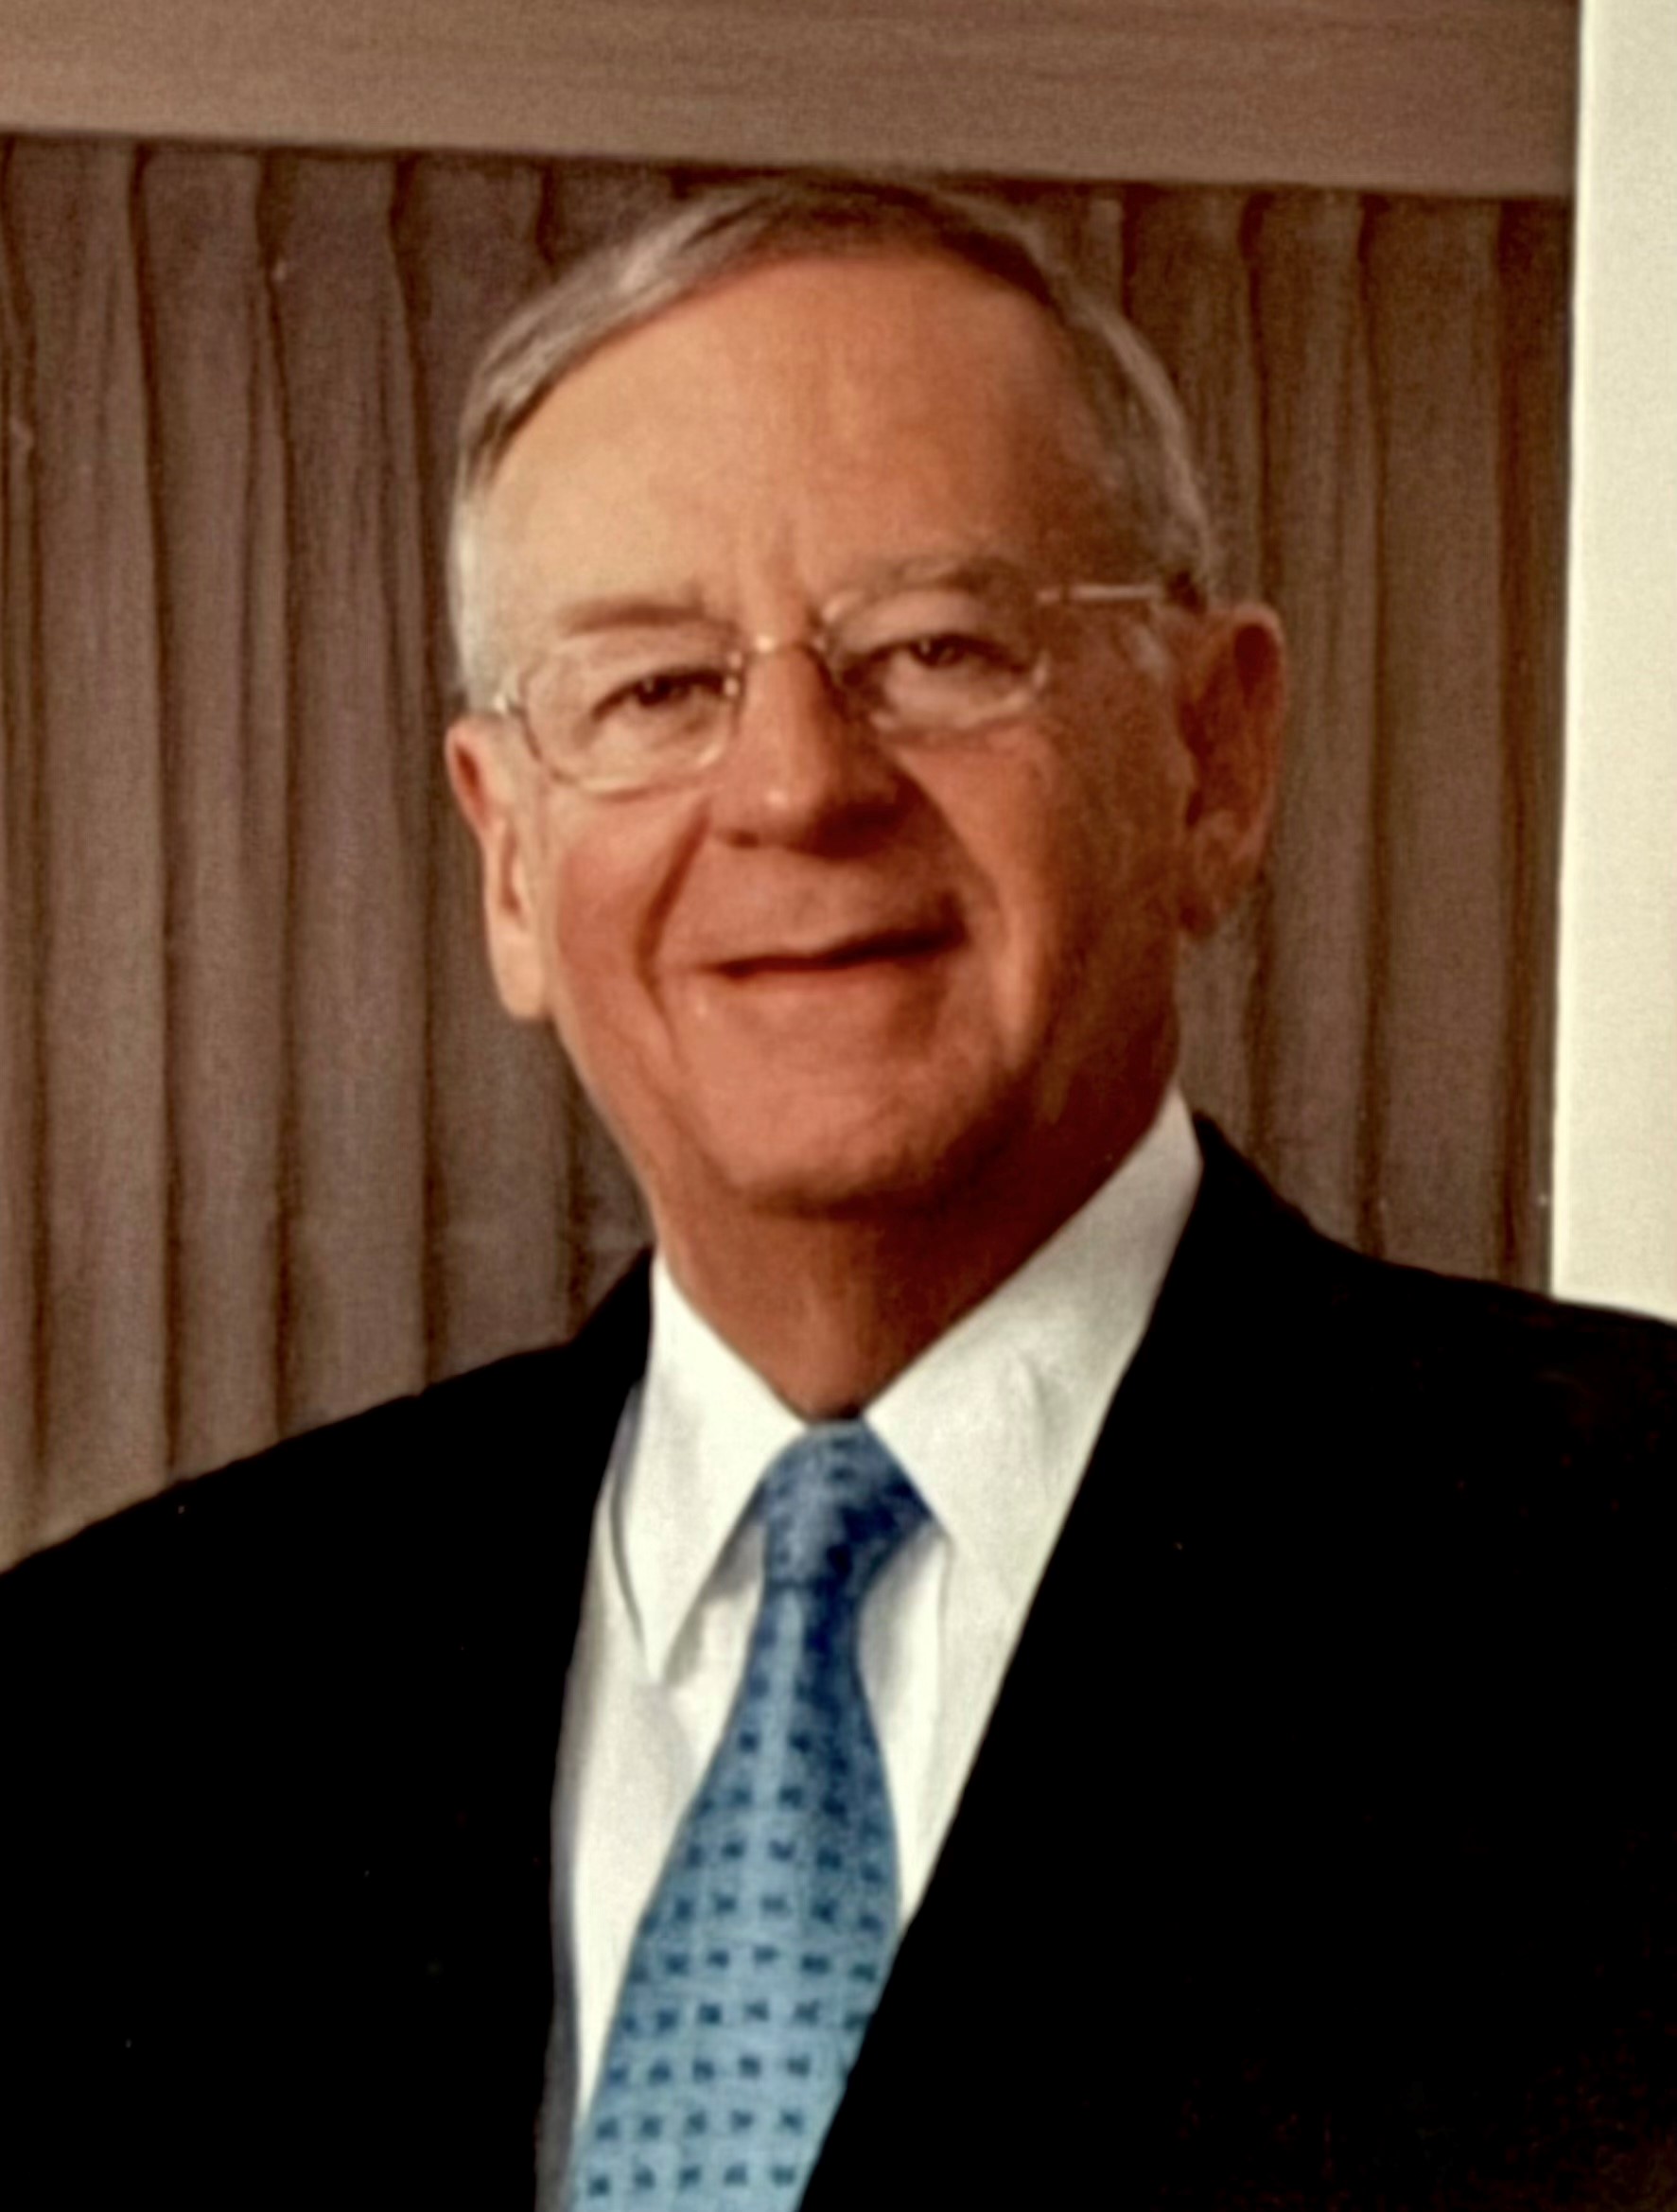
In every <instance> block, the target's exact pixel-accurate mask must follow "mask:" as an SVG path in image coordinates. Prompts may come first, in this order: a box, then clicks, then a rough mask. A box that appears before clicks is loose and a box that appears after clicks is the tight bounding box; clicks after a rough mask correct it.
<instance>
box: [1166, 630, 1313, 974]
mask: <svg viewBox="0 0 1677 2212" xmlns="http://www.w3.org/2000/svg"><path fill="white" fill-rule="evenodd" d="M1180 669H1181V693H1180V701H1181V729H1182V737H1183V742H1184V744H1185V745H1186V746H1187V749H1188V753H1189V755H1190V758H1191V760H1192V762H1193V764H1194V777H1193V784H1192V790H1191V795H1190V798H1189V801H1188V813H1187V817H1186V846H1187V865H1186V867H1185V868H1184V870H1183V875H1182V886H1181V909H1180V913H1181V923H1182V927H1183V928H1184V929H1185V930H1186V931H1187V932H1188V934H1189V935H1190V936H1192V937H1208V936H1209V935H1210V934H1211V932H1212V931H1213V930H1214V928H1215V927H1216V926H1217V924H1218V922H1221V921H1222V919H1223V917H1224V916H1225V915H1226V914H1227V913H1228V912H1229V910H1230V908H1231V907H1232V906H1233V905H1234V904H1235V903H1236V902H1237V901H1238V899H1239V898H1240V895H1241V893H1242V892H1243V891H1244V890H1245V889H1246V888H1247V887H1248V885H1249V883H1250V882H1251V881H1252V878H1253V877H1254V876H1255V875H1256V874H1257V872H1258V869H1259V867H1260V865H1261V864H1262V862H1263V858H1264V851H1265V847H1266V844H1267V843H1268V838H1269V825H1270V821H1271V818H1272V816H1273V815H1274V811H1275V791H1276V783H1277V780H1278V778H1279V775H1280V771H1281V737H1282V727H1283V724H1284V721H1285V718H1286V690H1287V684H1286V645H1285V641H1284V638H1283V636H1282V628H1281V623H1280V622H1279V621H1278V620H1277V619H1276V616H1275V615H1274V613H1273V612H1272V611H1271V610H1270V609H1269V608H1268V607H1266V606H1257V605H1242V606H1215V607H1213V608H1212V609H1211V610H1210V611H1209V612H1208V613H1206V614H1205V615H1203V616H1201V617H1200V618H1199V620H1198V622H1197V623H1196V624H1195V627H1194V630H1193V632H1192V634H1191V637H1190V639H1189V641H1188V643H1187V645H1186V647H1185V649H1184V651H1183V653H1182V656H1181V661H1180Z"/></svg>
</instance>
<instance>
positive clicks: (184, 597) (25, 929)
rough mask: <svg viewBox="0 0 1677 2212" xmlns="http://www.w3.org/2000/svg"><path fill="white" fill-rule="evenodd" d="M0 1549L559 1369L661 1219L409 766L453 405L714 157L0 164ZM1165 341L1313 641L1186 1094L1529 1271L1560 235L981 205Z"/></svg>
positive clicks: (1133, 199) (1488, 216) (438, 655)
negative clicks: (543, 312) (1058, 245)
mask: <svg viewBox="0 0 1677 2212" xmlns="http://www.w3.org/2000/svg"><path fill="white" fill-rule="evenodd" d="M0 161H3V167H0V409H3V413H4V422H5V430H6V435H5V442H4V447H3V448H0V1555H5V1554H9V1553H15V1552H18V1551H22V1550H24V1549H26V1548H28V1547H29V1546H30V1545H33V1544H38V1543H41V1542H44V1541H45V1540H47V1539H48V1538H50V1537H52V1536H58V1535H61V1534H62V1533H64V1532H66V1531H67V1530H69V1529H71V1528H73V1527H75V1526H77V1525H79V1523H81V1522H83V1521H85V1520H88V1519H92V1518H94V1517H95V1516H96V1515H98V1514H99V1513H102V1512H105V1511H108V1510H109V1509H110V1508H111V1507H112V1506H114V1505H115V1504H117V1503H120V1502H122V1501H125V1500H127V1499H129V1498H131V1497H133V1496H136V1495H138V1494H140V1493H143V1492H145V1491H148V1490H150V1489H154V1488H156V1487H158V1486H159V1485H160V1484H161V1483H163V1482H164V1481H166V1479H167V1478H168V1477H169V1476H170V1475H171V1474H175V1473H181V1472H184V1471H188V1470H191V1469H196V1468H201V1467H204V1466H211V1465H214V1464H216V1463H217V1462H218V1461H221V1460H224V1459H227V1458H229V1457H231V1456H234V1455H236V1454H238V1453H241V1452H245V1451H249V1450H252V1449H254V1448H258V1447H260V1446H261V1445H263V1444H264V1443H266V1442H268V1441H269V1440H271V1438H272V1437H274V1436H276V1435H278V1434H281V1433H284V1432H286V1431H290V1430H294V1429H297V1428H300V1427H302V1426H304V1425H306V1424H308V1423H311V1422H315V1421H319V1420H322V1419H323V1418H327V1417H329V1416H331V1415H334V1414H337V1413H343V1412H346V1411H348V1410H350V1409H351V1408H353V1407H355V1406H357V1405H359V1404H364V1403H366V1402H369V1401H371V1400H373V1399H376V1398H378V1397H381V1396H388V1395H390V1394H392V1393H394V1392H398V1391H404V1390H410V1389H412V1388H414V1387H416V1386H418V1385H419V1384H421V1383H422V1382H424V1381H425V1380H426V1379H427V1378H428V1377H430V1376H434V1375H437V1374H442V1373H447V1372H451V1371H454V1370H456V1369H458V1368H461V1367H463V1366H465V1365H468V1364H471V1363H473V1362H475V1361H481V1360H484V1359H488V1358H491V1357H493V1356H494V1355H495V1354H497V1353H498V1352H500V1351H503V1350H506V1349H510V1348H512V1347H515V1346H516V1345H520V1344H525V1343H533V1342H535V1341H538V1340H541V1339H545V1338H550V1337H552V1336H554V1335H558V1334H562V1333H564V1332H566V1331H568V1329H570V1328H571V1327H573V1326H574V1325H576V1323H577V1322H578V1321H579V1320H580V1318H581V1316H582V1315H583V1314H584V1312H585V1310H586V1309H587V1308H588V1306H589V1305H590V1304H591V1302H592V1301H593V1300H594V1298H595V1297H597V1295H598V1294H599V1292H600V1290H601V1289H602V1288H603V1285H604V1284H605V1282H607V1281H608V1280H609V1279H610V1278H611V1276H612V1275H613V1274H615V1273H617V1272H618V1270H619V1269H620V1267H621V1265H622V1264H623V1261H624V1259H625V1258H626V1256H627V1255H628V1254H629V1253H630V1252H631V1251H632V1250H633V1249H634V1247H635V1246H636V1244H637V1243H638V1240H639V1238H640V1235H641V1224H640V1218H639V1213H638V1206H637V1203H636V1200H635V1197H634V1194H633V1191H632V1189H631V1187H630V1185H629V1184H628V1182H627V1179H626V1177H625V1176H624V1174H623V1171H622V1169H621V1167H620V1165H619V1164H618V1163H617V1161H616V1160H615V1158H614V1156H613V1155H612V1153H611V1151H610V1149H609V1147H608V1146H607V1145H606V1144H605V1142H604V1140H603V1138H602V1136H601V1134H600V1132H599V1131H598V1129H597V1128H596V1126H595V1124H594V1123H593V1121H592V1120H591V1118H590V1116H589V1115H587V1113H586V1112H585V1109H584V1108H583V1105H582V1103H581V1101H580V1099H579V1097H578V1094H577V1090H576V1086H575V1083H574V1080H573V1079H572V1078H571V1077H570V1075H569V1074H568V1071H567V1070H566V1069H565V1068H564V1066H563V1065H562V1064H561V1063H560V1061H559V1059H558V1056H557V1054H556V1053H555V1052H554V1050H553V1049H552V1047H551V1046H550V1043H549V1042H548V1041H547V1040H545V1039H543V1038H541V1037H538V1036H536V1035H534V1034H532V1033H528V1032H523V1031H519V1030H515V1028H514V1027H512V1026H511V1025H509V1024H508V1023H507V1022H506V1021H505V1020H504V1018H503V1017H502V1016H501V1014H500V1012H499V1011H498V1008H497V1007H496V1006H495V1005H494V1003H493V1001H492V996H491V993H490V990H489V985H488V978H487V972H486V968H485V964H484V961H483V957H482V954H481V950H480V941H479V930H478V922H477V910H476V897H477V893H476V886H475V882H474V880H473V871H472V863H471V855H470V852H469V849H468V846H467V841H466V838H465V835H464V833H463V831H462V830H461V829H460V828H459V827H458V826H457V825H456V824H455V823H454V822H453V820H452V819H451V818H450V815H449V809H448V806H447V802H446V798H445V791H444V787H443V783H442V779H441V776H440V773H439V768H438V737H439V732H440V729H441V727H442V723H443V720H444V716H445V700H446V693H447V688H448V648H447V641H446V636H445V624H444V620H443V598H442V588H441V571H440V560H439V553H440V546H441V538H442V530H443V520H444V509H445V498H446V490H447V479H448V472H449V448H450V439H451V431H452V424H453V418H454V415H455V413H456V410H457V408H458V405H459V401H460V396H461V393H462V389H463V382H464V378H465V376H466V373H467V369H468V366H469V363H470V360H471V359H472V356H473V354H474V352H475V350H476V348H477V346H478V345H479V343H480V341H481V340H482V338H483V337H484V335H485V334H486V332H487V331H488V329H489V328H490V327H491V326H492V325H494V324H495V323H496V322H497V321H498V318H499V317H500V316H501V315H502V314H503V313H504V312H505V310H506V309H507V307H509V306H510V305H511V303H512V302H514V301H515V300H516V299H517V298H518V297H519V295H520V294H521V293H522V292H524V291H525V290H528V289H529V288H530V286H531V285H532V284H533V283H534V282H536V281H537V280H539V279H540V277H541V276H542V275H543V274H544V272H547V271H548V270H550V269H551V268H553V267H554V266H556V265H559V264H561V263H563V262H564V261H565V260H567V259H568V257H570V256H571V255H574V254H576V253H577V252H578V251H579V250H580V249H581V248H583V247H584V246H585V245H586V244H587V243H588V242H589V241H590V240H591V239H592V238H593V237H596V236H598V235H599V233H600V232H601V230H602V229H603V227H605V226H607V225H610V224H612V223H614V222H615V221H616V220H618V219H620V218H621V217H622V216H623V215H624V214H625V213H626V212H628V211H631V210H635V209H641V208H646V207H650V206H655V205H657V204H658V203H659V202H662V201H664V200H666V199H668V198H670V197H671V196H673V195H678V194H680V193H682V192H684V191H686V190H690V189H691V188H692V186H693V184H694V183H695V182H696V181H697V180H696V179H695V178H694V176H692V175H691V174H683V173H680V172H676V171H669V172H662V171H660V172H653V171H648V170H644V169H635V168H626V167H606V166H603V165H585V164H562V165H558V166H550V165H538V164H519V163H512V162H495V163H482V164H473V163H467V162H462V161H455V160H444V159H428V158H427V159H418V160H411V161H403V162H393V161H390V160H384V159H375V158H359V157H354V158H337V157H324V156H308V155H290V154H286V155H270V156H261V157H258V156H255V155H251V154H247V153H242V152H232V151H219V150H217V151H197V150H192V151H189V150H182V149H170V148H160V149H149V148H134V147H129V146H122V145H112V144H83V143H78V142H50V143H49V142H37V141H25V140H19V141H15V142H13V143H11V144H10V145H9V146H8V147H6V148H5V149H4V152H3V155H0ZM1008 197H1009V198H1011V199H1014V200H1016V201H1017V200H1021V199H1022V200H1025V201H1027V202H1032V203H1034V204H1035V205H1036V206H1037V208H1038V211H1039V215H1040V217H1041V219H1042V220H1043V221H1044V222H1045V223H1046V224H1047V225H1048V226H1049V227H1050V228H1051V229H1052V230H1054V231H1055V232H1056V233H1057V235H1058V236H1059V237H1060V238H1061V239H1062V241H1064V242H1065V243H1066V244H1067V245H1068V246H1069V247H1070V248H1071V249H1072V250H1073V251H1074V253H1075V254H1076V255H1078V256H1079V258H1080V259H1081V260H1082V262H1083V264H1084V266H1085V267H1086V269H1087V270H1088V271H1089V272H1090V273H1091V274H1092V276H1093V277H1094V278H1095V279H1096V280H1097V281H1098V282H1100V283H1101V284H1102V285H1104V286H1105V287H1107V288H1108V289H1109V290H1110V292H1111V293H1112V294H1113V295H1114V296H1115V297H1118V298H1120V299H1122V301H1123V302H1124V304H1125V305H1126V306H1127V308H1128V309H1129V311H1130V313H1131V314H1132V315H1133V316H1134V317H1135V319H1136V320H1137V321H1138V323H1140V325H1142V327H1143V328H1144V330H1145V331H1146V332H1147V333H1148V335H1149V336H1150V337H1151V339H1152V340H1153V342H1155V344H1156V345H1157V346H1158V348H1159V350H1160V352H1161V353H1162V356H1163V358H1164V360H1165V361H1166V364H1167V365H1168V367H1169V368H1170V369H1171V371H1172V373H1173V374H1174V376H1175V377H1176V378H1177V381H1178V383H1179V388H1180V389H1181V391H1182V393H1183V395H1184V397H1185V399H1186V401H1187V403H1188V405H1189V408H1190V412H1191V413H1192V415H1193V417H1194V419H1195V422H1196V425H1197V430H1198V435H1199V438H1200V443H1201V448H1202V452H1203V455H1204V458H1205V460H1206V463H1207V465H1208V468H1209V470H1210V472H1211V476H1212V480H1213V483H1214V487H1215V491H1216V496H1217V500H1218V504H1219V510H1220V513H1221V515H1222V518H1223V521H1224V526H1225V536H1226V542H1227V546H1228V551H1229V556H1230V570H1231V574H1232V579H1233V581H1234V582H1235V584H1236V585H1238V586H1239V587H1240V588H1243V589H1254V590H1259V591H1262V592H1263V593H1264V594H1265V595H1266V596H1267V597H1269V598H1271V599H1272V600H1273V601H1274V602H1275V603H1276V604H1277V605H1278V606H1280V608H1281V610H1282V612H1283V615H1284V619H1285V622H1286V624H1287V627H1288V630H1289V632H1290V634H1291V637H1292V639H1293V641H1294V646H1295V657H1296V676H1297V703H1296V708H1295V711H1294V714H1293V718H1292V727H1291V746H1292V760H1291V767H1290V780H1289V782H1288V786H1287V793H1286V799H1285V803H1284V811H1283V816H1282V820H1281V823H1280V828H1279V834H1278V836H1277V841H1276V847H1275V851H1274V855H1273V860H1272V863H1271V865H1270V868H1269V869H1268V871H1267V874H1266V879H1265V882H1264V883H1263V885H1262V886H1261V887H1260V892H1259V895H1258V896H1257V897H1255V898H1254V899H1253V900H1252V901H1251V902H1250V904H1249V906H1248V908H1247V909H1246V911H1245V912H1244V914H1243V915H1242V917H1241V918H1240V920H1239V922H1237V923H1236V924H1235V926H1234V927H1233V928H1232V929H1231V930H1230V931H1229V932H1228V933H1227V935H1226V936H1225V937H1224V938H1223V939H1220V940H1219V941H1218V943H1217V944H1216V946H1215V947H1214V948H1213V949H1212V950H1211V951H1209V952H1208V953H1206V954H1205V955H1204V956H1202V957H1201V958H1200V959H1199V960H1198V962H1197V967H1196V971H1195V974H1194V975H1193V978H1192V984H1191V997H1192V1006H1191V1009H1190V1013H1191V1036H1190V1045H1189V1063H1188V1074H1189V1084H1190V1089H1191V1092H1192V1093H1193V1095H1194V1096H1195V1097H1196V1098H1197V1101H1198V1102H1201V1103H1203V1104H1205V1105H1206V1106H1208V1107H1209V1108H1211V1109H1212V1110H1213V1111H1214V1112H1215V1113H1217V1114H1218V1115H1221V1117H1222V1118H1223V1119H1224V1121H1225V1123H1226V1125H1227V1126H1228V1127H1229V1129H1230V1131H1231V1133H1232V1134H1233V1135H1234V1136H1235V1137H1236V1138H1237V1139H1238V1140H1239V1141H1241V1142H1242V1143H1244V1144H1245V1145H1246V1146H1247V1147H1248V1148H1249V1150H1251V1151H1252V1152H1253V1153H1254V1154H1255V1155H1256V1157H1257V1158H1258V1159H1259V1160H1260V1161H1261V1162H1262V1163H1263V1164H1264V1165H1265V1166H1266V1167H1267V1168H1268V1170H1269V1171H1270V1172H1271V1174H1272V1175H1273V1176H1274V1177H1275V1178H1276V1180H1277V1181H1278V1182H1279V1183H1280V1184H1281V1185H1282V1186H1283V1187H1284V1189H1285V1190H1286V1191H1287V1192H1288V1193H1289V1194H1290V1195H1292V1196H1294V1197H1295V1198H1297V1199H1298V1200H1299V1201H1300V1202H1301V1203H1303V1204H1304V1205H1305V1206H1306V1207H1307V1208H1308V1209H1309V1210H1310V1211H1311V1212H1312V1213H1313V1214H1314V1215H1315V1216H1316V1217H1317V1219H1318V1220H1320V1221H1321V1222H1322V1223H1323V1225H1324V1226H1327V1227H1329V1228H1331V1229H1333V1230H1336V1231H1337V1232H1338V1233H1340V1234H1343V1235H1346V1236H1348V1237H1351V1238H1354V1240H1356V1241H1358V1242H1360V1243H1362V1244H1363V1245H1365V1246H1366V1247H1367V1248H1369V1249H1371V1250H1373V1251H1377V1252H1382V1253H1387V1254H1391V1255H1397V1256H1401V1257H1404V1258H1408V1259H1414V1260H1419V1261H1422V1262H1424V1263H1425V1264H1428V1265H1432V1266H1437V1267H1443V1268H1448V1269H1454V1270H1459V1271H1463V1272H1471V1273H1481V1274H1489V1275H1498V1276H1501V1277H1504V1278H1507V1279H1511V1280H1524V1281H1537V1280H1541V1278H1542V1274H1543V1270H1544V1264H1545V1227H1544V1210H1545V1196H1544V1194H1545V1186H1546V1169H1547V1133H1546V1132H1547V1099H1548V1059H1549V1026H1550V1022H1551V1019H1552V978H1551V970H1552V935H1553V906H1554V855H1555V844H1556V806H1557V798H1556V792H1557V758H1558V723H1559V634H1560V582H1559V578H1560V572H1561V540H1562V531H1563V502H1564V485H1565V477H1564V449H1563V425H1564V379H1565V316H1566V293H1567V282H1568V267H1567V243H1566V241H1567V219H1566V215H1565V212H1564V211H1563V210H1561V209H1558V208H1547V207H1534V206H1527V205H1517V206H1507V207H1498V206H1493V205H1488V204H1458V203H1451V204H1443V203H1436V202H1415V201H1409V202H1404V201H1388V202H1378V201H1371V200H1363V199H1358V198H1356V197H1355V196H1348V195H1339V194H1312V193H1267V194H1250V195H1247V194H1240V193H1232V192H1229V191H1226V190H1218V191H1209V190H1208V191H1190V190H1170V191H1157V190H1148V189H1144V188H1140V187H1128V186H1112V185H1101V186H1096V187H1091V188H1089V189H1087V190H1072V189H1068V188H1066V187H1063V186H1057V187H1053V188H1044V189H1042V190H1039V191H1028V190H1022V189H1021V188H1019V187H1011V188H1009V189H1008Z"/></svg>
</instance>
